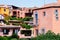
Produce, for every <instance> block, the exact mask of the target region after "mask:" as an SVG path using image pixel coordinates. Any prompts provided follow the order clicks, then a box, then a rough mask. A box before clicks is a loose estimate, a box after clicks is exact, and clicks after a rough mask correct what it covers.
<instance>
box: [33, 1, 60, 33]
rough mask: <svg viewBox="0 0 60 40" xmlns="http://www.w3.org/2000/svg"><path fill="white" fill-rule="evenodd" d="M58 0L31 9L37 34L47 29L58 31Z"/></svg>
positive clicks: (59, 25) (59, 26) (59, 8)
mask: <svg viewBox="0 0 60 40" xmlns="http://www.w3.org/2000/svg"><path fill="white" fill-rule="evenodd" d="M58 2H59V0H58ZM58 2H57V3H53V4H50V5H49V4H48V5H45V6H44V7H41V8H37V9H34V10H33V15H34V25H36V26H37V29H38V34H41V33H46V32H47V31H48V30H51V31H52V32H54V33H56V34H57V33H60V31H59V30H60V5H59V3H58Z"/></svg>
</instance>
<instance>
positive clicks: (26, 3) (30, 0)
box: [0, 0, 57, 7]
mask: <svg viewBox="0 0 60 40" xmlns="http://www.w3.org/2000/svg"><path fill="white" fill-rule="evenodd" d="M54 2H57V0H45V4H49V3H54ZM1 4H4V5H15V6H18V7H41V6H43V5H44V0H0V5H1Z"/></svg>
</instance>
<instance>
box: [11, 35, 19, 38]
mask: <svg viewBox="0 0 60 40" xmlns="http://www.w3.org/2000/svg"><path fill="white" fill-rule="evenodd" d="M11 38H17V39H18V38H19V37H18V35H17V34H12V36H11Z"/></svg>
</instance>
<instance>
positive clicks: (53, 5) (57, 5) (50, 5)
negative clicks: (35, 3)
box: [33, 3, 60, 11]
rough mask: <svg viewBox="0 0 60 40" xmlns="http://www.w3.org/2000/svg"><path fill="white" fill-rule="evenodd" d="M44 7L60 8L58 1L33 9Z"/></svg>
mask: <svg viewBox="0 0 60 40" xmlns="http://www.w3.org/2000/svg"><path fill="white" fill-rule="evenodd" d="M46 8H60V4H59V3H51V4H46V5H44V6H42V7H40V8H36V9H33V11H34V10H40V9H46Z"/></svg>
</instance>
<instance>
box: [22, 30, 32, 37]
mask: <svg viewBox="0 0 60 40" xmlns="http://www.w3.org/2000/svg"><path fill="white" fill-rule="evenodd" d="M21 34H24V35H25V36H31V34H32V31H31V30H21Z"/></svg>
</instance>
